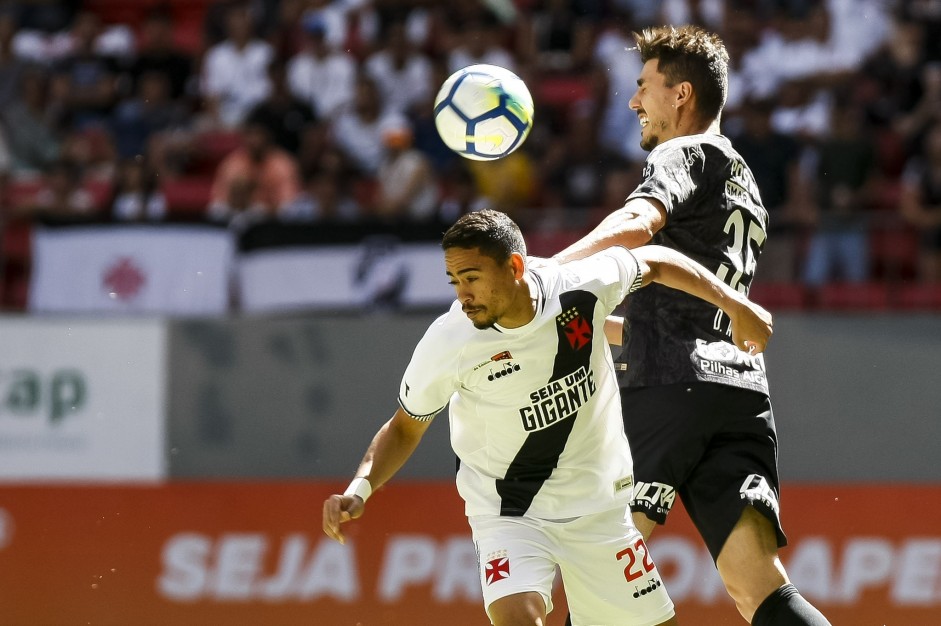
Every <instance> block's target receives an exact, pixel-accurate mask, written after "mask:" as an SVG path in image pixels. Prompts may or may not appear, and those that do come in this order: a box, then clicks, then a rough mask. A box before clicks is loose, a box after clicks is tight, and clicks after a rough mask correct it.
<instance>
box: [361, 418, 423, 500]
mask: <svg viewBox="0 0 941 626" xmlns="http://www.w3.org/2000/svg"><path fill="white" fill-rule="evenodd" d="M407 419H409V420H410V419H411V418H407ZM415 426H416V427H415V428H407V427H405V426H404V425H403V423H402V420H401V419H397V418H396V417H393V418H392V419H390V420H389V421H388V422H386V423H385V424H383V425H382V427H381V428H380V429H379V431H378V432H377V433H376V436H375V437H373V440H372V443H370V444H369V449H368V450H367V451H366V454H365V456H364V457H363V460H362V461H361V462H360V464H359V468H358V469H357V470H356V475H357V476H360V477H363V478H366V479H368V480H369V484H370V485H371V486H372V489H373V490H374V491H375V490H376V489H378V488H379V487H380V486H382V485H384V484H385V483H387V482H388V481H389V480H390V479H391V478H392V477H393V476H394V475H395V474H396V472H398V471H399V470H400V469H401V468H402V466H403V465H405V462H406V461H407V460H408V459H409V457H410V456H412V453H413V452H414V451H415V448H416V447H417V446H418V443H419V442H420V441H421V438H422V434H423V433H424V426H423V425H422V424H420V423H418V422H416V423H415Z"/></svg>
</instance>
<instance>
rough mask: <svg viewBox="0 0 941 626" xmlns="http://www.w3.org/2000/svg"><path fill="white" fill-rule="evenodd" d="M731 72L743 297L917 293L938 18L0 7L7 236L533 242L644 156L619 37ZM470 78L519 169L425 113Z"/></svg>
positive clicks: (485, 8) (591, 204) (815, 6)
mask: <svg viewBox="0 0 941 626" xmlns="http://www.w3.org/2000/svg"><path fill="white" fill-rule="evenodd" d="M662 23H674V24H680V23H699V24H702V25H703V26H705V27H706V28H709V29H711V30H714V31H716V32H718V33H720V34H721V35H722V37H723V39H724V41H725V43H726V45H727V47H728V49H729V51H730V54H731V58H732V61H731V66H730V77H729V78H730V90H729V100H728V103H727V106H726V110H725V113H724V115H723V119H722V125H723V131H724V133H725V134H726V135H728V136H730V137H731V138H732V140H733V144H734V145H735V146H736V147H737V149H738V150H739V151H740V152H741V154H742V155H743V156H744V158H745V159H746V161H747V162H748V163H749V164H750V165H751V167H752V169H753V170H754V171H755V174H756V177H757V179H758V182H759V187H760V189H761V193H762V196H763V199H764V202H765V205H766V206H767V208H768V209H769V211H770V214H771V235H770V238H769V242H770V243H769V247H768V248H767V250H766V255H767V258H764V259H763V261H762V263H761V266H762V267H761V270H760V271H759V279H763V280H765V281H769V282H787V281H799V282H802V283H804V284H806V285H810V286H814V285H820V284H823V283H827V282H830V281H846V282H854V281H868V280H872V279H874V278H876V279H883V278H887V279H904V280H913V281H915V280H917V281H925V282H931V281H938V280H941V0H826V1H812V0H663V1H662V2H650V1H647V0H568V1H566V0H479V1H474V0H464V1H461V2H435V1H433V0H223V1H212V2H210V1H208V0H154V1H147V0H138V1H136V2H130V1H127V0H85V1H78V0H75V1H58V2H52V1H49V2H43V1H39V2H37V1H32V2H20V3H17V2H3V3H0V185H2V187H0V193H2V204H0V207H2V217H3V219H4V220H5V221H6V222H10V221H12V220H83V219H93V220H114V221H166V220H178V219H186V220H206V221H212V222H222V223H227V224H230V225H232V227H234V228H246V227H248V226H250V225H251V224H252V223H254V222H257V221H260V220H272V219H274V220H283V221H287V222H318V221H343V222H357V221H367V220H387V221H388V220H394V221H408V220H411V221H427V220H435V219H439V220H443V221H450V220H453V219H454V218H455V217H457V216H458V215H460V214H462V213H465V212H467V211H472V210H475V209H477V208H479V207H482V206H491V207H494V208H498V209H501V210H504V211H507V212H509V213H510V214H511V215H513V216H514V217H516V218H517V219H518V220H519V221H520V223H521V224H522V225H523V226H524V228H525V229H526V230H527V231H528V232H532V233H534V236H537V235H538V236H543V237H548V238H549V241H552V239H551V237H552V236H553V235H554V234H556V235H558V234H561V238H560V239H559V240H564V238H565V236H566V235H567V236H577V234H579V233H580V232H583V231H584V229H587V228H590V227H591V226H592V225H593V224H595V223H597V221H598V219H599V218H600V216H601V215H603V214H604V213H606V212H608V211H611V210H613V209H615V208H618V207H619V206H620V205H621V204H622V203H623V201H624V199H625V197H626V196H627V195H628V194H629V193H630V191H631V190H632V189H633V187H634V185H635V184H636V183H637V181H638V178H639V175H640V170H641V167H642V164H643V160H644V158H645V156H646V153H644V152H643V151H642V150H641V149H640V147H639V145H638V142H639V125H638V123H637V119H636V115H635V114H634V113H633V112H632V111H631V110H630V109H629V107H628V100H629V98H630V97H631V95H632V94H633V92H634V90H635V81H636V77H637V75H638V73H639V71H640V60H639V58H638V56H637V54H636V52H635V51H633V50H632V47H633V39H632V36H631V32H632V31H636V30H639V29H642V28H644V27H645V26H649V25H657V24H662ZM473 63H493V64H497V65H501V66H504V67H507V68H509V69H511V70H513V71H515V72H516V73H518V74H519V75H520V76H521V77H522V78H523V79H524V80H525V81H526V82H527V84H528V85H529V86H530V88H531V90H532V92H533V95H534V98H535V101H536V124H535V127H534V130H533V132H532V134H531V136H530V137H529V139H528V140H527V141H526V143H525V144H524V146H523V147H522V149H520V150H518V151H517V152H515V153H513V154H512V155H511V156H509V157H507V158H505V159H501V160H499V161H495V162H474V161H468V160H465V159H462V158H461V157H458V156H457V155H455V154H454V153H452V152H450V151H449V150H448V149H447V148H446V147H445V146H444V145H443V144H442V142H441V141H440V138H439V137H438V135H437V133H436V131H435V128H434V122H433V119H432V116H431V110H432V102H433V100H434V97H435V95H436V92H437V89H438V87H439V86H440V84H441V83H442V82H443V81H444V80H445V78H446V77H447V76H448V75H449V74H450V73H451V72H453V71H455V70H457V69H459V68H461V67H464V66H466V65H470V64H473Z"/></svg>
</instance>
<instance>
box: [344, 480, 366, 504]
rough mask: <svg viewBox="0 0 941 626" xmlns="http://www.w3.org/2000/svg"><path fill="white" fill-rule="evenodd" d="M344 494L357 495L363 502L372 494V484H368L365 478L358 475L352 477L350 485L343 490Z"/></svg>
mask: <svg viewBox="0 0 941 626" xmlns="http://www.w3.org/2000/svg"><path fill="white" fill-rule="evenodd" d="M343 495H344V496H359V497H360V498H362V499H363V502H365V501H366V500H368V499H369V496H371V495H372V485H370V484H369V481H368V480H366V479H365V478H363V477H361V476H359V477H357V478H354V479H353V481H352V482H351V483H350V486H349V487H347V488H346V491H344V492H343Z"/></svg>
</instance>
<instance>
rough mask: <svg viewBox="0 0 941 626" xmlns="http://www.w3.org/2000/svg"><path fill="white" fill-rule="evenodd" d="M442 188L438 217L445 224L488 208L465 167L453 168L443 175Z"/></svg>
mask: <svg viewBox="0 0 941 626" xmlns="http://www.w3.org/2000/svg"><path fill="white" fill-rule="evenodd" d="M443 187H444V191H443V197H442V199H441V206H440V208H439V209H438V215H439V217H440V218H441V220H442V221H444V222H445V223H452V222H455V221H457V218H459V217H461V216H462V215H466V214H467V213H472V212H474V211H480V210H482V209H486V208H488V207H489V206H490V202H489V201H488V200H487V199H486V198H485V197H483V196H482V195H480V192H479V191H478V190H477V184H476V183H475V182H474V177H473V176H472V175H471V173H470V171H469V170H468V169H467V168H466V167H463V166H458V167H453V168H451V170H450V171H449V172H447V173H445V175H444V177H443Z"/></svg>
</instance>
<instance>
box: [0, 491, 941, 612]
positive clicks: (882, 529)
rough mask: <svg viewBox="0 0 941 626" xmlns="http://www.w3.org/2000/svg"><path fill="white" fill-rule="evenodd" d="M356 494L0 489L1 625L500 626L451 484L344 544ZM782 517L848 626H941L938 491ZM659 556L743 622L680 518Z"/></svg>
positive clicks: (376, 503)
mask: <svg viewBox="0 0 941 626" xmlns="http://www.w3.org/2000/svg"><path fill="white" fill-rule="evenodd" d="M343 486H345V485H340V484H334V483H328V482H310V483H307V482H304V483H302V482H293V483H292V482H241V483H233V482H219V483H209V482H199V483H172V484H168V485H164V486H111V487H107V486H49V487H40V486H23V487H2V488H0V589H2V592H0V624H4V625H7V624H10V625H20V624H23V625H31V624H55V625H57V626H68V625H71V624H94V625H104V624H114V625H122V626H123V625H127V624H135V625H144V624H155V625H157V624H161V625H162V624H175V625H177V624H179V625H187V624H193V625H196V624H199V625H206V624H227V625H239V624H252V625H256V624H275V625H288V626H289V625H292V624H307V625H309V624H314V625H317V626H399V625H402V626H404V625H414V624H449V625H455V626H463V625H465V624H467V625H473V624H485V623H486V619H485V617H484V612H483V608H482V605H481V602H480V589H479V582H478V578H477V573H476V565H475V563H476V556H475V554H474V548H473V545H472V543H471V541H470V539H469V532H468V530H467V525H466V521H465V519H464V516H463V514H462V504H461V502H460V500H459V498H458V497H457V495H456V493H455V490H454V487H453V485H452V484H450V483H447V482H407V481H401V482H397V483H393V484H392V485H390V486H389V487H387V488H385V489H383V490H381V491H380V492H379V493H377V494H376V495H375V496H374V497H373V499H372V500H370V502H369V506H368V509H367V513H366V515H365V516H364V517H363V518H362V519H361V520H358V521H356V522H354V523H352V524H348V525H347V535H348V540H347V543H346V545H345V546H340V545H339V544H336V543H334V542H331V541H329V540H327V539H326V538H325V537H324V536H323V533H322V532H321V530H320V509H321V503H322V501H323V499H324V498H325V497H326V496H327V495H329V494H330V493H332V492H333V491H334V490H335V489H339V488H342V487H343ZM900 504H904V505H905V506H899V505H900ZM783 507H784V515H785V525H786V529H787V531H788V533H789V535H790V537H791V545H790V546H789V547H788V548H786V549H785V550H784V551H783V559H784V562H785V565H786V566H787V567H788V570H789V572H790V574H791V576H792V578H794V579H795V582H796V583H797V584H798V586H799V587H801V589H802V591H803V593H804V594H805V595H806V596H807V597H808V598H810V599H811V600H812V601H813V602H814V603H815V604H817V605H818V606H819V607H820V608H821V609H822V610H824V612H825V613H826V614H827V615H828V617H829V618H830V620H831V621H832V622H833V624H834V625H840V624H846V625H852V626H865V625H868V624H873V625H880V626H881V625H888V626H913V625H922V624H941V486H914V485H912V486H894V485H852V486H850V485H822V486H821V485H817V486H794V485H791V486H787V487H786V488H785V493H784V501H783ZM899 510H904V511H907V513H906V514H905V515H904V516H903V515H899V514H897V513H895V512H896V511H899ZM650 548H651V552H652V553H653V556H654V559H655V560H656V561H657V562H658V565H659V566H660V568H661V571H662V573H663V575H664V582H665V583H666V585H667V588H668V590H669V591H670V593H671V595H672V596H673V598H674V600H675V601H676V602H677V606H678V614H679V617H680V620H681V623H684V624H696V625H698V626H713V625H716V626H718V625H723V624H730V625H732V624H744V621H743V620H741V619H740V618H739V617H738V615H737V613H736V611H735V609H734V607H733V605H732V603H731V601H729V600H728V599H727V597H726V595H725V592H724V590H723V589H722V586H721V582H719V580H718V577H717V576H716V574H715V571H714V568H713V566H712V562H711V560H710V559H709V557H708V554H707V553H706V552H705V551H704V549H703V548H702V546H701V543H700V542H699V540H698V538H697V536H696V535H695V533H694V531H693V529H692V527H691V524H690V523H689V520H688V518H686V517H685V514H683V513H682V511H681V510H674V513H673V514H672V515H671V520H670V523H669V524H668V526H667V527H666V528H664V529H660V530H659V531H658V533H657V534H656V535H655V538H654V540H653V541H651V544H650ZM558 600H559V605H558V606H559V609H560V610H559V611H557V612H554V613H553V615H552V616H550V621H549V623H550V625H551V626H561V624H562V623H563V620H564V600H563V598H562V597H561V596H560V597H559V598H558Z"/></svg>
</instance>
